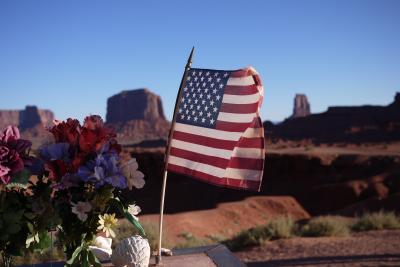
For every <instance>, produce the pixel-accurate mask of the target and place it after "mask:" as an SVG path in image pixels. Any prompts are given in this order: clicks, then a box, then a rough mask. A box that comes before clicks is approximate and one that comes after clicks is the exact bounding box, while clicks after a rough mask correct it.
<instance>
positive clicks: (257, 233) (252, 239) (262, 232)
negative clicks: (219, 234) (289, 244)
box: [223, 226, 270, 251]
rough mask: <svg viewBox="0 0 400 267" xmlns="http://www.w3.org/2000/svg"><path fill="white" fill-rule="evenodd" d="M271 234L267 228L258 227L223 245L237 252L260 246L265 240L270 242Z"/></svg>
mask: <svg viewBox="0 0 400 267" xmlns="http://www.w3.org/2000/svg"><path fill="white" fill-rule="evenodd" d="M269 235H270V234H269V232H268V230H267V227H266V226H257V227H254V228H250V229H248V230H244V231H242V232H240V233H239V234H238V235H236V236H235V237H233V238H231V239H229V240H226V241H224V242H223V243H224V244H225V245H226V246H227V247H228V248H229V249H231V250H233V251H236V250H239V249H241V248H244V247H250V246H258V245H260V244H262V243H263V242H264V241H265V240H269V238H270V236H269Z"/></svg>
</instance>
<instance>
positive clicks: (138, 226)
mask: <svg viewBox="0 0 400 267" xmlns="http://www.w3.org/2000/svg"><path fill="white" fill-rule="evenodd" d="M111 200H113V202H114V204H115V205H116V206H117V208H118V209H119V211H120V212H121V213H122V214H123V215H124V216H125V218H126V219H127V220H128V221H129V222H130V223H131V224H132V225H133V226H134V227H135V228H136V229H137V230H138V231H139V233H140V235H141V236H143V237H145V236H146V233H145V231H144V229H143V227H142V225H141V224H140V223H139V221H138V220H136V219H135V218H134V217H133V216H132V214H130V213H129V212H128V210H127V209H125V207H124V205H123V204H122V202H121V200H119V198H117V197H116V198H113V199H111Z"/></svg>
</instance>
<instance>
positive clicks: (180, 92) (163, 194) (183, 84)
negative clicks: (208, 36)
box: [156, 47, 194, 264]
mask: <svg viewBox="0 0 400 267" xmlns="http://www.w3.org/2000/svg"><path fill="white" fill-rule="evenodd" d="M193 52H194V47H193V48H192V51H191V52H190V56H189V58H188V61H187V63H186V67H185V71H184V72H183V76H182V80H181V84H180V86H179V91H178V94H177V96H176V101H175V108H174V115H173V117H172V125H171V129H170V130H169V136H168V143H167V148H166V153H165V157H164V178H163V185H162V189H161V201H160V225H159V236H158V251H157V256H156V264H160V263H161V241H162V229H163V217H164V199H165V188H166V186H167V175H168V171H167V166H168V159H169V154H170V151H171V139H172V133H173V131H174V129H175V122H176V116H177V115H176V114H177V111H178V108H179V103H178V101H179V99H180V98H181V95H182V91H183V90H182V89H183V87H184V86H185V82H186V79H187V76H188V72H189V70H190V68H191V66H192V58H193Z"/></svg>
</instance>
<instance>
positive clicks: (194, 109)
mask: <svg viewBox="0 0 400 267" xmlns="http://www.w3.org/2000/svg"><path fill="white" fill-rule="evenodd" d="M229 75H230V72H225V71H222V72H219V71H214V70H199V69H196V70H195V69H192V70H191V71H190V73H189V75H188V77H187V78H186V81H185V82H186V84H185V86H184V88H183V95H182V97H181V99H180V102H179V104H180V105H179V108H178V112H177V113H178V119H179V121H181V122H186V123H188V124H191V125H197V126H202V127H210V128H213V127H215V125H216V122H217V117H218V112H219V109H220V106H221V102H222V98H223V91H222V89H223V88H224V87H225V85H226V83H227V79H228V78H229Z"/></svg>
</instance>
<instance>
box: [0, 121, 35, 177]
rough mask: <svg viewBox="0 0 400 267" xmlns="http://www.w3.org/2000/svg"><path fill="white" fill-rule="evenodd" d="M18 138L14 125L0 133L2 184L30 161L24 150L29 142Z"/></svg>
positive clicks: (0, 175)
mask: <svg viewBox="0 0 400 267" xmlns="http://www.w3.org/2000/svg"><path fill="white" fill-rule="evenodd" d="M19 138H20V134H19V130H18V128H17V127H14V126H8V127H7V128H6V129H5V130H4V131H3V133H1V134H0V180H1V182H3V183H4V184H8V183H9V182H10V180H11V178H12V175H14V174H16V173H18V172H20V171H22V170H23V169H24V165H25V164H26V163H29V162H30V159H29V157H28V156H27V154H26V150H27V149H28V148H29V147H30V146H31V142H29V141H27V140H22V139H19Z"/></svg>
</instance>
